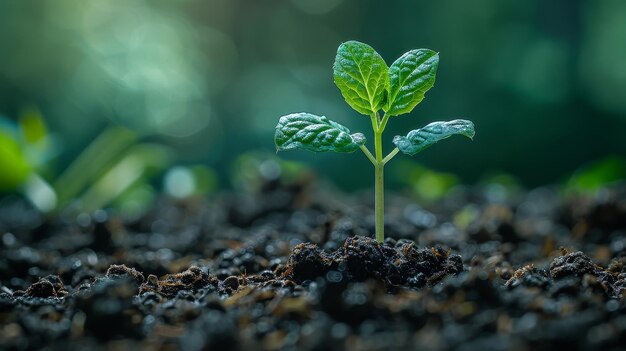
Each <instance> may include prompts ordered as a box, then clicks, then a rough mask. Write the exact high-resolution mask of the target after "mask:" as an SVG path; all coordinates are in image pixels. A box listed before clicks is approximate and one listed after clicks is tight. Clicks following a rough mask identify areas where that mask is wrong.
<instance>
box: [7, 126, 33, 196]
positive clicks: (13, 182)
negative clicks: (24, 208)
mask: <svg viewBox="0 0 626 351" xmlns="http://www.w3.org/2000/svg"><path fill="white" fill-rule="evenodd" d="M30 171H31V165H30V164H29V163H28V161H27V160H26V157H25V155H24V154H23V152H22V150H21V148H20V145H19V144H18V142H17V141H16V140H15V139H13V138H12V137H11V135H10V134H9V133H6V132H3V131H0V191H2V190H15V189H16V188H17V187H18V186H20V185H21V184H22V183H24V181H25V180H26V178H27V177H28V175H29V174H30Z"/></svg>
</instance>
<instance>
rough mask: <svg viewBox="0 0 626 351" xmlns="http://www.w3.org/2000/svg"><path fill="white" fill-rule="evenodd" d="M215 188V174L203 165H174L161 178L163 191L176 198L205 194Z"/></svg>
mask: <svg viewBox="0 0 626 351" xmlns="http://www.w3.org/2000/svg"><path fill="white" fill-rule="evenodd" d="M216 188H217V174H215V171H214V170H213V169H211V168H209V167H206V166H204V165H193V166H175V167H172V168H170V169H169V170H168V171H167V173H165V176H164V178H163V189H164V191H165V192H166V193H167V194H168V195H170V196H172V197H174V198H178V199H184V198H188V197H191V196H201V195H206V194H208V193H211V192H213V191H215V189H216Z"/></svg>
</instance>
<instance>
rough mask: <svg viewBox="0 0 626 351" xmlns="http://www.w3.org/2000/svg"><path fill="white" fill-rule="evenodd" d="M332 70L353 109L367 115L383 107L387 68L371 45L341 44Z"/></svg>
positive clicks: (386, 90) (386, 88)
mask: <svg viewBox="0 0 626 351" xmlns="http://www.w3.org/2000/svg"><path fill="white" fill-rule="evenodd" d="M333 71H334V78H335V85H337V87H338V88H339V90H341V95H343V98H344V99H345V100H346V102H347V103H348V104H349V105H350V106H352V108H353V109H355V110H356V111H358V112H360V113H362V114H364V115H371V114H372V113H376V112H378V110H380V109H382V108H383V106H385V104H386V97H387V93H388V90H389V73H388V68H387V64H386V63H385V61H384V60H383V58H382V57H380V55H379V54H378V53H377V52H376V51H375V50H374V49H373V48H372V47H371V46H369V45H367V44H363V43H360V42H358V41H348V42H345V43H343V44H341V45H340V46H339V48H338V49H337V56H336V57H335V64H334V65H333Z"/></svg>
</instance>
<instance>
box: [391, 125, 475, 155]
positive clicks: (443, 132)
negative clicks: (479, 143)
mask: <svg viewBox="0 0 626 351" xmlns="http://www.w3.org/2000/svg"><path fill="white" fill-rule="evenodd" d="M474 133H475V132H474V123H472V122H471V121H467V120H464V119H455V120H453V121H449V122H433V123H430V124H428V125H427V126H425V127H423V128H420V129H415V130H412V131H410V132H409V134H407V135H406V136H399V135H397V136H395V137H394V138H393V143H394V144H396V146H397V147H398V149H399V150H400V151H402V152H403V153H405V154H407V155H415V154H417V153H418V152H421V151H423V150H424V149H426V148H427V147H429V146H431V145H433V144H435V143H436V142H438V141H439V140H443V139H446V138H449V137H451V136H452V135H455V134H460V135H465V136H466V137H468V138H470V139H473V138H474Z"/></svg>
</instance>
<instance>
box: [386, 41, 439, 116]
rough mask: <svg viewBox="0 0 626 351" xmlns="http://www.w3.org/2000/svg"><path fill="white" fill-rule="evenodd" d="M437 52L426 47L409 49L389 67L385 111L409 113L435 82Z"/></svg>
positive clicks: (395, 113)
mask: <svg viewBox="0 0 626 351" xmlns="http://www.w3.org/2000/svg"><path fill="white" fill-rule="evenodd" d="M437 66H439V54H438V53H436V52H434V51H432V50H428V49H417V50H411V51H409V52H407V53H406V54H404V55H402V56H400V58H399V59H397V60H396V61H395V62H394V63H393V64H392V65H391V67H389V84H390V89H389V99H388V102H387V106H386V109H385V112H387V113H388V114H389V115H391V116H397V115H401V114H404V113H409V112H411V111H412V110H413V108H414V107H415V106H417V104H419V103H420V102H421V101H422V100H423V99H424V94H426V92H427V91H428V90H429V89H430V88H432V87H433V85H434V84H435V76H436V74H437Z"/></svg>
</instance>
